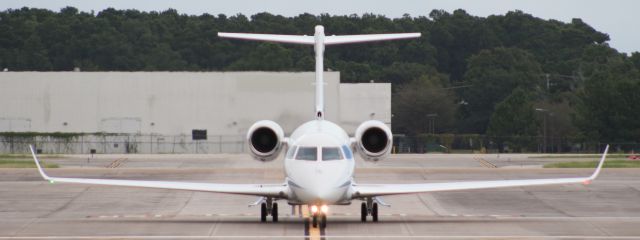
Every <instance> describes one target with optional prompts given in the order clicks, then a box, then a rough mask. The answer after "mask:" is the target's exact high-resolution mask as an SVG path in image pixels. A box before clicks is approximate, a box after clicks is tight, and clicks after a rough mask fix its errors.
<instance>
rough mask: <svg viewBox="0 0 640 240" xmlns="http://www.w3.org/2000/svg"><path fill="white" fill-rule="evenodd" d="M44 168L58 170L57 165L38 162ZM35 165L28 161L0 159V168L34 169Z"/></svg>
mask: <svg viewBox="0 0 640 240" xmlns="http://www.w3.org/2000/svg"><path fill="white" fill-rule="evenodd" d="M40 164H41V165H42V167H45V168H58V167H59V166H58V164H55V163H45V162H40ZM35 167H36V163H35V162H34V161H33V160H30V159H17V158H9V159H7V158H0V168H35Z"/></svg>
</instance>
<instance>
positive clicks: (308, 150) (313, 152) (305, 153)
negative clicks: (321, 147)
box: [296, 147, 318, 161]
mask: <svg viewBox="0 0 640 240" xmlns="http://www.w3.org/2000/svg"><path fill="white" fill-rule="evenodd" d="M296 160H307V161H316V160H318V148H316V147H299V148H298V153H297V154H296Z"/></svg>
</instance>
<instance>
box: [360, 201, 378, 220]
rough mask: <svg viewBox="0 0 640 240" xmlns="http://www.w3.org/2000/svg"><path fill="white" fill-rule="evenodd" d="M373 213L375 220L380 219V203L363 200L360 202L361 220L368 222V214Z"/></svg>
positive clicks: (372, 218)
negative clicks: (369, 202) (368, 202)
mask: <svg viewBox="0 0 640 240" xmlns="http://www.w3.org/2000/svg"><path fill="white" fill-rule="evenodd" d="M368 215H371V220H372V221H373V222H377V221H378V203H375V202H374V203H371V204H367V203H366V202H363V203H362V204H360V221H362V222H366V221H367V216H368Z"/></svg>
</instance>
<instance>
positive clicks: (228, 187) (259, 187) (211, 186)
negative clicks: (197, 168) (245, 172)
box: [29, 146, 288, 199]
mask: <svg viewBox="0 0 640 240" xmlns="http://www.w3.org/2000/svg"><path fill="white" fill-rule="evenodd" d="M29 148H30V149H31V155H32V156H33V160H34V161H35V162H36V166H37V167H38V171H39V172H40V175H41V176H42V178H44V179H45V180H47V181H49V182H50V183H80V184H93V185H108V186H123V187H140V188H159V189H174V190H188V191H200V192H216V193H229V194H239V195H252V196H263V197H274V198H281V199H286V198H287V193H288V187H287V186H286V185H285V184H223V183H191V182H168V181H139V180H115V179H91V178H59V177H50V176H48V175H47V174H46V173H45V172H44V170H43V169H42V166H40V161H39V160H38V157H37V156H36V153H35V151H34V150H33V146H29Z"/></svg>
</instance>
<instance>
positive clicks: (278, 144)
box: [247, 120, 284, 161]
mask: <svg viewBox="0 0 640 240" xmlns="http://www.w3.org/2000/svg"><path fill="white" fill-rule="evenodd" d="M283 141H284V130H282V127H280V125H278V124H277V123H275V122H273V121H269V120H262V121H258V122H256V123H254V124H253V125H252V126H251V127H250V128H249V131H248V132H247V142H248V144H249V150H250V153H251V156H252V157H253V158H254V159H256V160H260V161H271V160H274V159H276V158H277V157H278V155H280V152H281V151H282V145H283V144H282V143H283Z"/></svg>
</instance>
